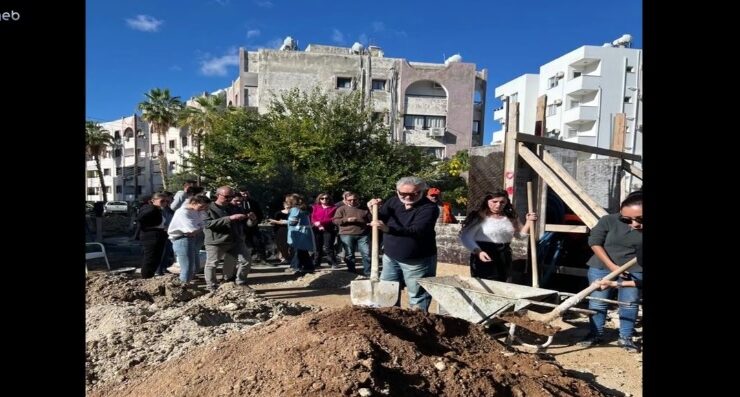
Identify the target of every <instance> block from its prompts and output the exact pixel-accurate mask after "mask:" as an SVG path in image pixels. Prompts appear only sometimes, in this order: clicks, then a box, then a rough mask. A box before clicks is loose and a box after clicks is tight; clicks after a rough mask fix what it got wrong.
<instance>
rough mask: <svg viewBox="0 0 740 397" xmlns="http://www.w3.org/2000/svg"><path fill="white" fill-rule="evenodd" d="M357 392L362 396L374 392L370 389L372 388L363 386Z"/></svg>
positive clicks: (366, 396) (365, 396) (364, 396)
mask: <svg viewBox="0 0 740 397" xmlns="http://www.w3.org/2000/svg"><path fill="white" fill-rule="evenodd" d="M357 393H359V394H360V395H361V396H362V397H368V396H370V395H372V394H373V393H372V392H371V391H370V389H368V388H366V387H363V388H361V389H359V390H357Z"/></svg>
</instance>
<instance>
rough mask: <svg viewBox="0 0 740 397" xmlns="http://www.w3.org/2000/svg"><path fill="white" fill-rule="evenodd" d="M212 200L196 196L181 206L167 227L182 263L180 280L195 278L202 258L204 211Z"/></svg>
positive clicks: (188, 280) (174, 248)
mask: <svg viewBox="0 0 740 397" xmlns="http://www.w3.org/2000/svg"><path fill="white" fill-rule="evenodd" d="M210 203H211V200H210V199H209V198H208V197H206V196H194V197H191V198H189V199H188V201H187V202H186V203H185V204H184V205H182V206H180V208H178V209H177V211H175V215H174V216H173V217H172V221H171V222H170V226H169V228H168V229H167V234H169V238H170V241H172V249H173V250H174V251H175V256H176V257H177V263H178V264H179V265H180V281H182V282H183V283H187V282H190V281H192V280H193V278H194V277H195V273H196V272H197V270H198V265H199V262H200V258H199V256H198V251H199V250H200V245H199V244H198V243H199V242H201V241H202V238H200V235H202V234H203V226H204V222H203V216H202V214H203V212H204V211H205V210H206V209H208V205H209V204H210Z"/></svg>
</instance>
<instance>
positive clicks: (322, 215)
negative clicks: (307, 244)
mask: <svg viewBox="0 0 740 397" xmlns="http://www.w3.org/2000/svg"><path fill="white" fill-rule="evenodd" d="M312 208H313V211H312V212H311V225H313V224H314V223H316V222H321V226H323V227H324V229H326V230H331V229H333V228H334V222H333V219H334V212H336V211H337V207H335V206H333V205H332V206H330V207H327V208H324V207H322V206H321V204H315V205H314V206H313V207H312Z"/></svg>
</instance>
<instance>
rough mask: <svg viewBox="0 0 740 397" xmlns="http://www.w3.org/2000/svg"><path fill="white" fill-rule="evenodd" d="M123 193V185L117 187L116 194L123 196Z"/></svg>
mask: <svg viewBox="0 0 740 397" xmlns="http://www.w3.org/2000/svg"><path fill="white" fill-rule="evenodd" d="M121 192H123V189H122V188H121V185H116V193H118V194H121Z"/></svg>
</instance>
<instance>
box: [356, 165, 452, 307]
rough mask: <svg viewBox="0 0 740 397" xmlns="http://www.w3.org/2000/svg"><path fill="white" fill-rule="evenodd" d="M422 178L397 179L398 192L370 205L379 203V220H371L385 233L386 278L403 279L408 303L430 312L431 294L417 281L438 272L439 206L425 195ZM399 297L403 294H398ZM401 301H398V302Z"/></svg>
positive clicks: (383, 274) (384, 265)
mask: <svg viewBox="0 0 740 397" xmlns="http://www.w3.org/2000/svg"><path fill="white" fill-rule="evenodd" d="M426 189H427V184H426V182H424V180H423V179H421V178H418V177H415V176H408V177H403V178H401V179H399V180H398V182H396V194H395V195H394V196H393V197H391V198H389V199H388V200H387V201H385V202H383V200H381V199H380V198H374V199H372V200H370V201H369V202H368V203H367V205H368V208H372V206H373V205H380V204H381V203H382V206H381V207H380V209H379V211H378V218H379V219H378V220H377V221H373V222H371V226H377V227H378V228H379V229H380V230H381V231H382V232H383V233H384V236H383V251H384V253H383V270H382V272H381V274H380V279H381V280H383V281H400V282H403V284H405V285H406V289H407V291H408V295H409V306H410V307H411V308H412V309H416V310H423V311H429V304H430V303H431V300H432V296H431V295H430V294H429V293H428V292H427V291H426V290H425V289H424V288H423V287H422V286H421V285H419V283H418V281H417V280H418V279H420V278H422V277H434V275H435V274H436V272H437V241H436V232H435V231H434V225H435V224H436V222H437V218H438V217H439V207H437V205H436V204H434V203H432V202H431V201H429V199H428V198H426V196H425V195H424V193H425V191H426ZM399 296H400V295H399ZM399 304H400V298H399V301H398V302H396V305H399Z"/></svg>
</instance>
